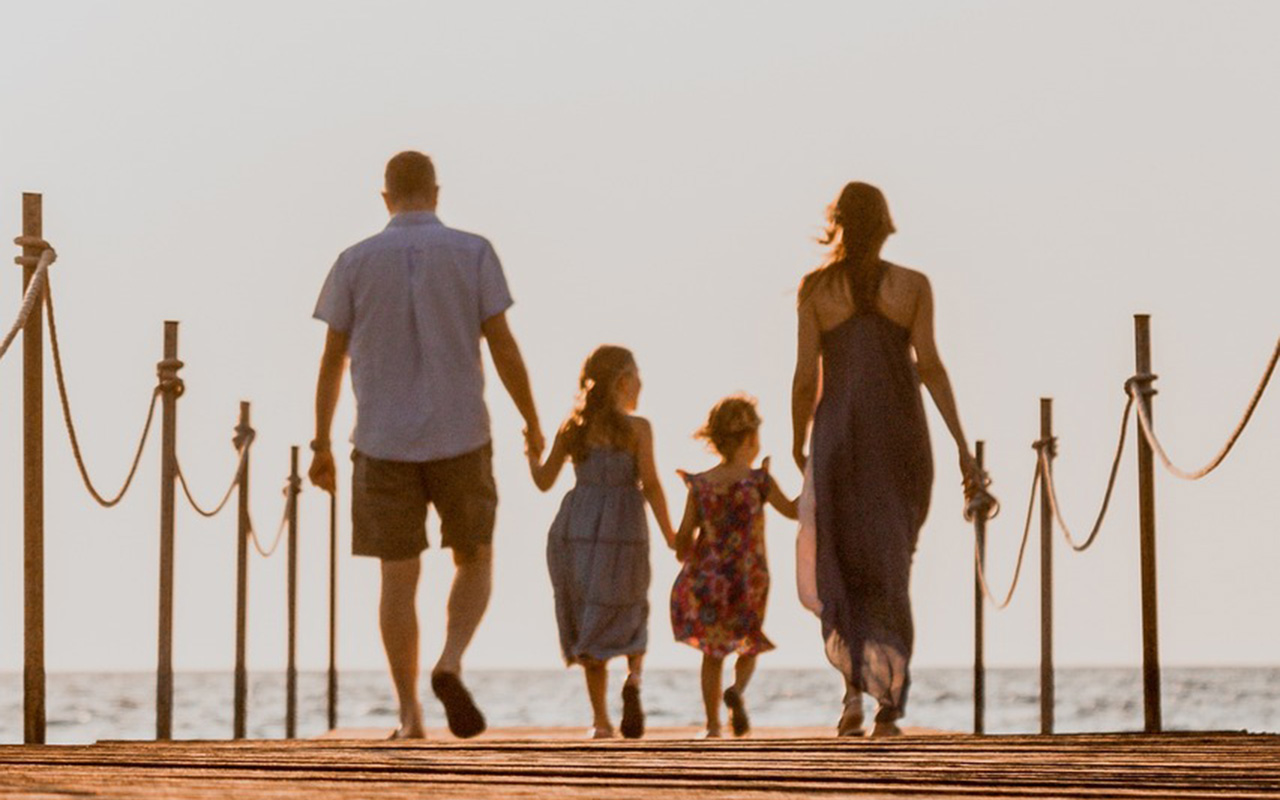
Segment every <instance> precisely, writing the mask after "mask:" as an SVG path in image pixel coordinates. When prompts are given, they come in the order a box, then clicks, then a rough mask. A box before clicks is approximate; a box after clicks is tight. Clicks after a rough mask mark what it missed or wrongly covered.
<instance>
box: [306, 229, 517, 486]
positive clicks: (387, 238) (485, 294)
mask: <svg viewBox="0 0 1280 800" xmlns="http://www.w3.org/2000/svg"><path fill="white" fill-rule="evenodd" d="M511 304H512V299H511V292H510V290H509V289H508V288H507V280H506V276H504V275H503V273H502V265H501V263H500V262H499V261H498V256H497V254H496V253H495V252H494V250H493V246H492V245H491V244H489V242H488V240H487V239H485V238H484V237H481V236H476V235H475V234H471V233H465V232H463V231H459V230H454V229H453V228H448V227H446V226H445V225H444V224H443V223H441V222H440V219H439V217H437V216H436V215H435V214H434V213H433V212H430V211H417V212H409V213H401V214H396V215H395V216H394V217H392V218H391V222H389V223H388V224H387V227H386V228H385V229H383V231H382V232H381V233H378V234H375V235H374V236H371V237H369V238H368V239H365V240H364V241H362V242H360V243H359V244H356V245H354V246H352V247H350V248H348V249H347V250H345V251H343V253H342V254H341V255H340V256H338V260H337V261H336V262H335V263H334V265H333V268H332V269H330V271H329V277H328V278H327V279H326V280H325V283H324V288H323V289H321V290H320V299H319V300H318V301H317V302H316V310H315V318H316V319H319V320H323V321H324V322H326V323H328V325H329V327H330V328H332V329H333V330H335V331H338V332H340V333H345V334H347V335H348V337H349V340H348V348H347V352H348V353H349V354H350V357H351V384H352V388H353V389H354V390H355V395H356V429H355V433H354V434H353V436H352V442H353V443H354V444H355V447H356V449H357V450H359V451H360V452H361V453H364V454H365V455H368V456H372V457H373V458H380V459H385V460H389V461H435V460H438V459H442V458H452V457H453V456H457V455H462V454H463V453H467V452H470V451H472V450H476V449H478V448H480V447H483V446H484V445H485V444H487V443H488V442H489V412H488V410H487V409H486V408H485V404H484V365H483V363H482V361H481V355H480V339H481V331H480V325H481V323H482V322H484V321H485V320H487V319H489V318H490V317H493V316H496V315H497V314H501V313H502V312H503V311H506V310H507V309H508V308H510V307H511Z"/></svg>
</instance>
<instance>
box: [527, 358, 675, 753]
mask: <svg viewBox="0 0 1280 800" xmlns="http://www.w3.org/2000/svg"><path fill="white" fill-rule="evenodd" d="M578 384H579V389H580V395H579V400H578V406H577V408H576V409H575V410H574V412H573V413H572V414H571V415H570V416H569V418H568V419H567V420H565V423H564V424H563V425H561V426H560V430H559V431H558V432H557V433H556V438H555V441H554V442H553V443H552V445H551V451H550V452H549V453H548V454H547V459H546V461H545V462H544V463H539V462H538V458H537V457H536V456H534V455H533V454H530V455H529V471H530V473H531V474H532V475H533V481H534V483H535V484H537V486H538V488H539V489H541V490H542V491H544V492H545V491H547V490H548V489H550V488H551V487H552V485H554V484H555V481H556V477H557V476H558V475H559V474H560V470H561V468H562V467H563V466H564V463H565V461H566V460H571V461H573V469H574V474H575V476H576V478H577V483H576V484H575V485H574V487H573V489H571V490H570V491H569V493H568V494H567V495H565V498H564V501H563V502H562V503H561V504H560V512H559V513H558V514H557V515H556V518H555V521H554V522H553V523H552V524H551V531H550V533H549V534H548V536H547V567H548V569H549V570H550V572H551V586H552V588H553V589H554V591H555V605H556V622H557V623H558V625H559V628H560V649H561V651H562V653H563V654H564V660H565V662H566V663H567V664H570V665H572V664H581V665H582V668H583V671H584V672H585V674H586V682H587V695H588V697H589V698H590V700H591V710H592V713H593V715H594V722H593V730H592V735H593V736H594V737H595V738H598V739H603V738H612V737H614V736H616V735H617V734H616V733H615V732H614V728H613V723H612V721H611V720H610V718H609V707H608V703H607V701H606V699H605V698H606V692H607V689H608V672H607V671H606V668H605V667H606V663H607V662H608V660H609V659H610V658H613V657H615V656H626V658H627V680H626V683H625V684H624V685H623V687H622V725H621V732H622V735H623V736H626V737H628V738H633V739H634V738H638V737H640V736H642V735H643V734H644V711H643V709H642V707H641V705H640V675H641V667H642V665H643V662H644V653H645V649H646V646H647V645H648V640H649V526H648V523H647V520H646V518H645V510H644V504H645V502H646V501H648V503H649V506H650V507H651V508H652V509H653V513H654V516H655V517H656V518H657V520H658V526H659V528H660V529H661V531H662V536H663V538H664V539H665V540H666V542H667V546H668V547H674V542H675V533H674V531H673V530H672V528H671V520H670V516H669V515H668V513H667V501H666V496H665V495H664V494H663V492H662V486H661V484H660V483H659V482H658V470H657V467H656V465H655V464H654V458H653V432H652V429H651V428H650V426H649V422H648V420H646V419H644V418H643V417H637V416H635V415H634V414H633V412H634V411H635V409H636V402H637V401H638V399H639V397H640V385H641V384H640V372H639V370H638V369H637V368H636V362H635V357H634V356H632V354H631V351H629V350H627V349H626V348H623V347H617V346H615V345H602V346H601V347H598V348H596V350H595V352H593V353H592V354H591V356H590V357H588V358H587V361H586V363H585V364H583V366H582V375H581V377H580V378H579V381H578Z"/></svg>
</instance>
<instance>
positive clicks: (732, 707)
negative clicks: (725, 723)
mask: <svg viewBox="0 0 1280 800" xmlns="http://www.w3.org/2000/svg"><path fill="white" fill-rule="evenodd" d="M724 704H725V705H726V706H728V707H729V724H730V725H731V726H733V735H734V736H739V737H740V736H746V735H747V734H748V733H750V732H751V718H750V717H748V716H747V704H746V703H744V702H742V693H741V692H739V691H738V690H737V689H735V688H734V687H732V686H730V687H729V688H728V689H725V690H724Z"/></svg>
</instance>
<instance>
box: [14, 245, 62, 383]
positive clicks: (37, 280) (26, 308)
mask: <svg viewBox="0 0 1280 800" xmlns="http://www.w3.org/2000/svg"><path fill="white" fill-rule="evenodd" d="M13 241H14V244H19V245H21V244H23V243H25V242H26V237H23V236H19V237H18V238H17V239H14V240H13ZM30 259H31V257H30V256H17V257H15V258H14V259H13V262H14V263H15V264H19V265H23V266H25V265H26V264H28V263H29V262H30ZM57 260H58V254H57V252H56V251H54V249H53V248H52V247H46V248H45V250H44V252H43V253H41V254H40V256H39V258H38V259H37V261H36V271H35V274H34V275H32V276H31V282H30V283H28V284H27V290H26V292H25V293H24V294H23V295H22V304H21V305H20V306H18V317H17V319H15V320H14V321H13V325H12V327H10V328H9V332H8V333H6V334H5V335H4V339H3V340H0V358H4V357H5V354H6V353H8V352H9V346H10V345H12V344H13V340H14V339H16V338H18V334H19V333H21V332H22V329H23V328H25V327H27V320H28V319H30V318H31V312H32V311H35V310H36V308H38V307H39V306H40V300H41V298H42V297H43V296H44V293H45V287H46V286H47V285H48V282H49V267H51V266H53V262H55V261H57Z"/></svg>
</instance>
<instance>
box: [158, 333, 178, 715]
mask: <svg viewBox="0 0 1280 800" xmlns="http://www.w3.org/2000/svg"><path fill="white" fill-rule="evenodd" d="M181 368H182V362H181V361H179V360H178V323H176V322H172V321H169V322H165V324H164V360H162V361H161V362H160V364H159V365H158V366H157V368H156V372H157V373H158V374H159V378H160V388H161V391H162V395H161V405H160V415H161V439H160V637H159V638H160V646H159V651H160V653H159V657H158V659H157V664H156V739H159V740H166V739H170V738H172V735H173V545H174V542H173V539H174V536H173V532H174V526H173V513H174V499H175V496H174V493H175V490H176V488H177V487H176V481H177V474H178V457H177V449H178V397H179V395H181V394H182V383H181V381H180V379H179V378H178V370H179V369H181Z"/></svg>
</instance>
